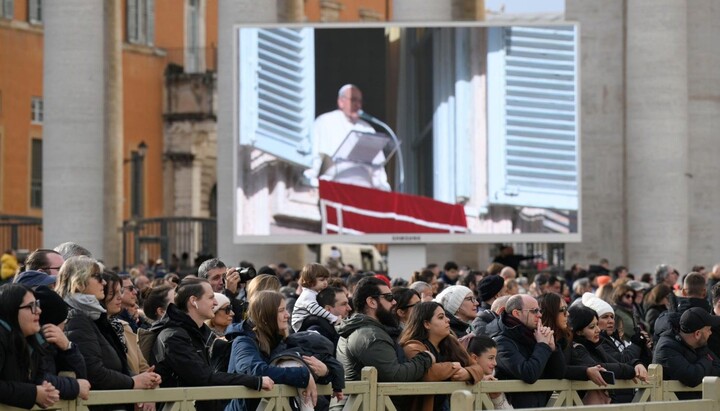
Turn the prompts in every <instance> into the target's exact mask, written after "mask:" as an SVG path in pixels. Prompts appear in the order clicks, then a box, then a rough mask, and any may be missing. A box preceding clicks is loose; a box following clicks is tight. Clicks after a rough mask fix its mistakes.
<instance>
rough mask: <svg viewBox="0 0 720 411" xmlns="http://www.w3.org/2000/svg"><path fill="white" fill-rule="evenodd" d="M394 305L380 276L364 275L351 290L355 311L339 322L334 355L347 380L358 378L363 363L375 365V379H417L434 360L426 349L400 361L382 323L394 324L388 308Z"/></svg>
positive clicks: (391, 325)
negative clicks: (353, 290)
mask: <svg viewBox="0 0 720 411" xmlns="http://www.w3.org/2000/svg"><path fill="white" fill-rule="evenodd" d="M393 305H395V300H394V298H393V294H392V293H391V292H390V288H389V287H388V286H387V284H385V282H383V281H382V280H380V279H378V278H375V277H366V278H363V279H362V280H360V282H359V283H358V285H357V287H356V288H355V292H354V294H353V306H354V307H355V311H356V312H357V314H355V315H354V316H353V317H352V318H350V319H349V320H347V321H345V322H343V323H342V325H340V327H339V329H338V332H339V333H340V341H339V342H338V346H337V359H338V361H340V362H341V363H342V364H343V367H344V368H345V380H346V381H358V380H360V374H361V371H362V369H363V367H368V366H369V367H375V369H377V376H378V382H414V381H420V380H421V379H422V377H423V375H424V374H425V371H427V370H428V368H430V366H431V365H432V364H433V363H434V362H435V357H434V356H433V355H432V354H431V353H430V352H428V351H425V352H423V353H420V355H417V356H415V357H413V358H412V359H410V360H409V361H406V362H403V363H400V362H399V360H398V357H397V350H396V345H395V341H394V340H393V339H392V337H390V334H388V332H387V330H386V329H385V327H393V326H397V320H396V319H395V317H394V316H393V314H392V313H391V312H390V310H391V308H392V306H393Z"/></svg>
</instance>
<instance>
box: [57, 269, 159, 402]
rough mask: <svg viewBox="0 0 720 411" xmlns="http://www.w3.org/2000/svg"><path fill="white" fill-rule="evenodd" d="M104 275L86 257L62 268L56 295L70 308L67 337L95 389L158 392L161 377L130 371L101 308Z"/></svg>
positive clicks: (111, 327)
mask: <svg viewBox="0 0 720 411" xmlns="http://www.w3.org/2000/svg"><path fill="white" fill-rule="evenodd" d="M102 273H103V267H102V266H101V265H100V263H98V262H97V261H96V260H94V259H92V258H90V257H86V256H77V257H70V258H68V259H67V260H66V261H65V263H64V264H63V265H62V268H60V272H59V273H58V279H57V285H56V291H57V292H58V294H59V295H60V296H61V297H63V299H64V300H65V302H66V303H67V304H68V305H69V306H70V312H69V313H68V319H67V324H66V325H65V333H66V334H67V337H68V339H69V340H70V341H71V342H72V343H73V344H75V345H77V347H78V349H79V350H80V353H81V354H82V355H83V357H84V358H85V364H86V366H87V375H88V380H89V381H90V384H92V387H93V389H98V390H122V389H153V388H157V387H158V386H159V385H160V383H161V382H162V380H161V378H160V375H158V374H156V373H155V372H153V371H152V370H149V371H148V372H143V373H140V374H137V375H133V373H132V372H131V370H130V368H129V365H128V360H127V356H126V352H125V346H124V345H123V343H122V341H121V340H120V338H119V337H118V334H117V333H116V332H115V330H114V329H113V326H112V324H111V323H110V321H109V319H108V313H107V310H106V309H105V307H103V306H102V305H101V301H105V286H106V284H107V283H106V281H105V279H104V278H103V275H102ZM120 290H121V289H120V288H119V284H118V287H117V288H116V291H117V292H119V291H120ZM129 409H132V406H129Z"/></svg>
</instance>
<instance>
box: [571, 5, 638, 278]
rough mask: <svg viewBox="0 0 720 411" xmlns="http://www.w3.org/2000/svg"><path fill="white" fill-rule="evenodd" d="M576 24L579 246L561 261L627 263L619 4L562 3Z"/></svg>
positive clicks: (621, 14)
mask: <svg viewBox="0 0 720 411" xmlns="http://www.w3.org/2000/svg"><path fill="white" fill-rule="evenodd" d="M565 7H566V9H565V18H566V20H570V21H578V22H580V33H579V34H580V35H579V39H580V41H579V43H580V47H579V49H580V58H579V61H580V70H579V72H580V84H579V91H580V101H581V107H580V119H581V124H580V134H581V135H580V156H581V158H580V164H581V179H582V181H581V182H582V184H581V187H582V192H581V207H582V208H581V213H582V214H581V218H582V219H581V223H582V227H581V232H582V242H581V243H570V244H567V245H566V254H565V255H566V261H567V264H568V266H569V265H570V264H573V263H576V262H578V263H582V264H597V263H598V261H599V260H600V259H601V258H607V259H608V260H610V262H611V264H612V265H622V264H626V263H627V253H626V251H627V242H626V236H625V227H626V223H625V189H624V185H625V81H624V71H625V67H624V66H625V64H624V62H625V53H624V44H625V35H624V26H625V24H624V20H625V1H624V0H609V1H604V2H602V3H598V2H589V1H584V0H567V1H566V2H565Z"/></svg>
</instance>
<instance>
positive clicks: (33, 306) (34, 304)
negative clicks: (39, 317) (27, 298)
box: [18, 300, 40, 314]
mask: <svg viewBox="0 0 720 411" xmlns="http://www.w3.org/2000/svg"><path fill="white" fill-rule="evenodd" d="M25 308H29V309H30V312H31V313H33V314H37V313H38V312H37V311H38V309H39V308H40V300H35V301H33V302H31V303H30V304H26V305H21V306H20V307H18V309H19V310H22V309H25Z"/></svg>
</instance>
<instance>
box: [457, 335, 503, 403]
mask: <svg viewBox="0 0 720 411" xmlns="http://www.w3.org/2000/svg"><path fill="white" fill-rule="evenodd" d="M470 336H472V334H469V335H468V338H463V340H462V341H461V342H463V343H467V351H468V354H470V358H472V359H473V360H475V362H476V363H477V364H478V365H480V367H482V369H483V373H484V374H485V378H483V381H495V377H494V373H495V365H497V362H496V361H495V357H497V345H496V344H495V341H493V339H492V338H490V337H487V336H485V335H476V336H473V337H470ZM488 395H489V396H490V400H491V401H492V403H493V405H494V406H495V409H496V410H501V409H512V408H513V406H512V405H510V403H509V402H508V400H507V398H506V397H505V393H503V392H494V393H491V394H488Z"/></svg>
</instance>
